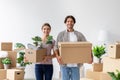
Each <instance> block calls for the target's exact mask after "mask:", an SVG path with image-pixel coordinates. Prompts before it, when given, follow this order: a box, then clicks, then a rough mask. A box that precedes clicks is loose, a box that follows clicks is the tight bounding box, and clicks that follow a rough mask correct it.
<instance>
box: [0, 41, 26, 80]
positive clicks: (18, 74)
mask: <svg viewBox="0 0 120 80" xmlns="http://www.w3.org/2000/svg"><path fill="white" fill-rule="evenodd" d="M12 47H13V44H12V42H2V43H1V51H6V52H7V53H8V57H9V58H10V59H11V62H12V64H11V66H10V69H6V70H5V69H4V68H3V64H2V63H1V62H0V80H24V70H20V69H12V68H15V67H16V59H17V52H16V51H13V50H12ZM0 61H1V58H0Z"/></svg>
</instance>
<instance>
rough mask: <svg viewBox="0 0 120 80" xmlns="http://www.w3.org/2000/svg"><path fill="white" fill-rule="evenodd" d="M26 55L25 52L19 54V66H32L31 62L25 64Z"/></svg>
mask: <svg viewBox="0 0 120 80" xmlns="http://www.w3.org/2000/svg"><path fill="white" fill-rule="evenodd" d="M24 55H25V52H22V51H20V52H19V57H18V58H17V63H18V64H19V67H25V66H26V65H28V64H31V63H30V62H24Z"/></svg>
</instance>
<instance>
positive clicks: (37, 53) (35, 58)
mask: <svg viewBox="0 0 120 80" xmlns="http://www.w3.org/2000/svg"><path fill="white" fill-rule="evenodd" d="M45 55H46V49H40V50H32V49H26V50H25V57H26V59H27V60H28V61H29V62H33V63H36V62H41V61H42V60H43V58H44V56H45Z"/></svg>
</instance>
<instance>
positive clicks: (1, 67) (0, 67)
mask: <svg viewBox="0 0 120 80" xmlns="http://www.w3.org/2000/svg"><path fill="white" fill-rule="evenodd" d="M2 59H3V58H0V69H3V64H2Z"/></svg>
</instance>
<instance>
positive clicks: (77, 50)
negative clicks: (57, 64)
mask: <svg viewBox="0 0 120 80" xmlns="http://www.w3.org/2000/svg"><path fill="white" fill-rule="evenodd" d="M58 46H59V52H60V55H61V57H62V59H63V62H64V63H65V64H66V63H89V62H90V60H91V51H92V44H91V43H90V42H59V43H58Z"/></svg>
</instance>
